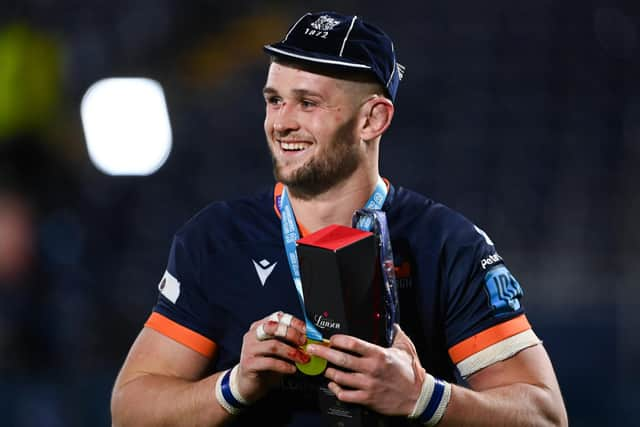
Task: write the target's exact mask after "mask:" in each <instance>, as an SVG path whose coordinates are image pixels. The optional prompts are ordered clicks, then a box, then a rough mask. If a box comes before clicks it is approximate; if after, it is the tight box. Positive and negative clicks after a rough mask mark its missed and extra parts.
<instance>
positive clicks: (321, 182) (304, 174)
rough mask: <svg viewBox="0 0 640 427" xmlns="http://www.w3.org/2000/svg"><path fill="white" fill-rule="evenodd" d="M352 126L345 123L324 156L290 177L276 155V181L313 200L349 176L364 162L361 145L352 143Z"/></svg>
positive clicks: (305, 165) (350, 123)
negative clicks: (279, 165)
mask: <svg viewBox="0 0 640 427" xmlns="http://www.w3.org/2000/svg"><path fill="white" fill-rule="evenodd" d="M352 129H353V122H352V121H349V122H347V123H345V124H344V125H342V127H340V128H339V129H338V130H337V132H336V135H335V138H334V139H333V141H332V142H331V145H330V146H328V147H324V150H323V151H324V154H323V155H322V156H321V157H315V158H313V159H311V160H309V161H308V162H306V163H305V164H303V165H302V166H301V167H300V168H298V169H297V170H295V171H294V172H293V173H292V174H291V175H290V176H289V177H285V176H283V175H282V174H281V172H280V168H279V167H278V164H277V162H276V159H275V157H273V156H272V161H273V176H274V177H275V179H276V181H278V182H282V183H283V184H284V185H286V186H287V188H288V190H289V191H290V192H291V195H292V196H294V197H296V198H299V199H302V200H309V199H311V198H313V197H314V196H317V195H319V194H322V193H324V192H326V191H328V190H329V189H331V188H332V187H334V186H335V185H337V184H339V183H340V182H342V181H344V180H346V179H347V178H349V177H350V176H351V175H353V173H354V172H355V171H356V169H357V168H358V165H359V163H360V161H361V160H360V153H359V151H358V145H357V144H353V143H350V141H352V135H351V132H352Z"/></svg>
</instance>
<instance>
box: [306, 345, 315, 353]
mask: <svg viewBox="0 0 640 427" xmlns="http://www.w3.org/2000/svg"><path fill="white" fill-rule="evenodd" d="M315 352H316V346H315V344H309V345H308V346H307V353H310V354H313V353H315Z"/></svg>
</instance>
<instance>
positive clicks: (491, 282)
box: [484, 265, 523, 315]
mask: <svg viewBox="0 0 640 427" xmlns="http://www.w3.org/2000/svg"><path fill="white" fill-rule="evenodd" d="M484 281H485V286H486V290H487V294H488V296H489V303H490V304H491V308H492V309H493V311H494V313H496V314H497V315H501V314H507V313H510V312H513V311H516V310H519V309H520V298H521V297H522V295H523V291H522V287H520V283H518V281H517V280H516V278H515V277H513V275H512V274H511V272H509V270H508V269H507V267H505V266H504V265H499V266H496V267H494V268H492V269H490V270H489V271H487V273H486V274H485V276H484Z"/></svg>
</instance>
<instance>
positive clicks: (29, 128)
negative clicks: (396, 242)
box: [0, 0, 640, 427]
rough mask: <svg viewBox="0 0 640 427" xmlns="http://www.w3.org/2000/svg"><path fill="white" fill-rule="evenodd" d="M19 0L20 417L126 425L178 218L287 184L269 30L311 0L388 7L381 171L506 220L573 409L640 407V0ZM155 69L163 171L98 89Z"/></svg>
mask: <svg viewBox="0 0 640 427" xmlns="http://www.w3.org/2000/svg"><path fill="white" fill-rule="evenodd" d="M304 3H305V4H304V5H303V2H295V1H286V0H275V1H270V2H262V1H257V0H256V1H247V0H240V1H236V2H217V1H211V0H209V1H207V0H192V1H183V2H180V1H177V0H176V1H172V0H128V1H123V0H111V1H108V2H102V1H97V0H84V1H77V0H69V1H53V0H0V414H1V415H0V416H1V419H0V425H3V426H20V427H31V426H38V427H46V426H52V427H53V426H56V427H57V426H65V427H67V426H69V427H73V426H107V425H110V416H109V397H110V396H109V395H110V389H111V385H112V383H113V381H114V379H115V375H116V373H117V370H118V368H119V366H120V365H121V363H122V361H123V359H124V357H125V355H126V352H127V350H128V348H129V346H130V344H131V342H132V340H133V339H134V337H135V336H136V334H137V333H138V331H139V329H140V328H141V326H142V324H143V322H144V320H145V319H146V317H147V316H148V314H149V311H150V310H151V307H152V306H153V304H154V301H155V298H156V285H157V281H158V280H159V279H160V277H161V275H162V273H163V271H164V267H165V261H166V257H167V253H168V248H169V244H170V241H171V238H172V235H173V233H174V231H175V230H176V229H177V228H178V227H179V226H180V225H181V224H182V223H183V222H184V221H186V220H187V219H188V218H189V217H190V216H191V215H192V214H194V213H195V212H196V211H197V210H198V209H200V208H201V207H203V206H204V205H205V204H207V203H208V202H209V201H211V200H215V199H223V198H230V197H234V196H236V195H239V194H245V193H252V192H255V191H258V190H259V189H262V188H264V187H266V186H269V185H271V183H272V177H271V171H270V160H269V155H268V151H267V149H266V147H265V144H264V137H263V133H262V132H263V131H262V115H263V101H262V96H261V88H262V84H263V83H264V76H265V71H266V69H267V61H266V58H265V56H264V55H263V54H262V51H261V46H262V44H263V43H265V42H269V41H274V40H277V39H279V38H280V36H281V35H282V34H283V33H284V31H285V30H286V28H287V27H288V25H289V24H290V23H291V22H293V20H295V19H296V18H297V17H298V16H299V15H300V14H302V13H303V12H305V11H306V10H308V9H313V10H322V9H337V10H341V11H343V12H351V13H357V14H360V15H363V16H366V17H367V18H369V19H370V20H372V21H373V22H377V23H379V24H380V25H381V26H382V27H383V28H384V29H385V30H386V31H387V32H388V33H389V34H390V35H391V36H392V37H393V38H394V40H395V43H396V49H397V52H398V55H399V59H400V62H402V63H403V64H404V65H405V66H406V67H407V72H406V75H405V79H404V81H403V82H402V85H401V88H400V92H399V97H398V100H397V114H396V117H395V119H394V123H393V125H392V128H391V130H390V132H389V134H388V135H387V136H386V137H385V138H384V139H383V148H382V152H383V165H382V166H383V167H382V170H383V174H384V175H385V176H386V177H388V178H390V179H391V180H392V182H394V183H396V184H402V185H406V186H408V187H411V188H413V189H416V190H419V191H421V192H423V193H425V194H428V195H430V196H431V197H432V198H435V199H437V200H439V201H442V202H444V203H446V204H448V205H449V206H451V207H453V208H455V209H458V210H459V211H461V212H463V213H464V214H466V215H467V216H468V217H470V218H471V219H473V220H474V222H476V223H477V224H478V225H480V226H481V227H482V228H484V229H485V230H487V231H488V232H489V234H490V235H491V237H492V239H493V240H494V241H495V242H496V244H497V246H498V249H499V251H500V253H501V254H502V255H503V256H504V257H505V259H506V260H507V262H508V264H509V265H510V267H511V269H512V271H513V272H514V273H515V275H516V277H518V278H519V281H520V282H521V283H522V284H523V286H524V287H525V291H526V300H525V303H526V306H527V309H528V311H529V318H530V319H531V321H532V323H533V324H534V327H535V329H536V331H537V332H538V334H539V335H540V336H541V337H542V338H543V339H544V341H545V343H546V346H547V349H548V351H549V353H550V354H551V357H552V359H553V361H554V363H555V367H556V370H557V373H558V377H559V380H560V383H561V386H562V389H563V392H564V397H565V399H566V404H567V408H568V411H569V416H570V420H571V422H572V425H575V426H600V425H608V426H614V425H615V426H632V425H637V414H636V412H637V408H638V403H637V402H638V401H640V393H639V391H638V390H639V388H638V386H639V385H640V369H639V368H638V360H640V340H638V339H637V336H638V333H637V331H638V329H639V327H640V298H639V295H640V287H639V284H638V282H639V279H640V262H638V260H639V256H640V227H639V226H638V221H639V219H638V218H640V193H639V190H638V187H639V184H640V169H639V168H638V164H639V162H640V97H639V95H640V77H639V76H640V60H639V55H640V2H638V1H636V0H627V1H623V0H620V1H615V0H586V1H585V0H565V1H552V0H538V1H529V2H513V1H507V0H488V1H483V2H477V1H471V0H446V1H445V0H431V1H426V2H418V1H411V2H409V1H402V0H397V1H394V2H383V1H380V0H369V1H356V0H344V1H340V2H338V1H331V0H327V1H322V2H319V1H309V2H304ZM107 77H146V78H151V79H154V80H157V81H158V82H159V83H160V84H161V85H162V87H163V88H164V91H165V96H166V99H167V105H168V110H169V114H170V122H171V127H172V134H173V149H172V152H171V155H170V156H169V158H168V160H167V161H166V163H165V164H164V165H163V166H162V167H161V168H160V169H159V170H158V171H157V172H156V173H154V174H152V175H149V176H138V177H134V176H108V175H106V174H104V173H102V172H100V171H99V170H98V169H97V168H96V167H95V166H94V165H93V164H92V163H91V162H90V160H89V156H88V152H87V148H86V145H85V137H84V134H83V128H82V123H81V119H80V102H81V100H82V97H83V95H84V94H85V92H86V91H87V89H88V88H89V87H90V86H91V85H92V84H93V83H95V82H96V81H98V80H100V79H103V78H107Z"/></svg>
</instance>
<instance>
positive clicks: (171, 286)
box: [158, 271, 180, 304]
mask: <svg viewBox="0 0 640 427" xmlns="http://www.w3.org/2000/svg"><path fill="white" fill-rule="evenodd" d="M158 290H160V293H161V294H162V295H164V296H165V298H167V299H168V300H169V301H171V302H172V303H174V304H175V303H176V301H178V298H179V297H180V282H179V281H178V279H176V278H175V277H173V276H172V275H171V273H169V272H168V271H165V272H164V276H162V280H160V283H159V284H158Z"/></svg>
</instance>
